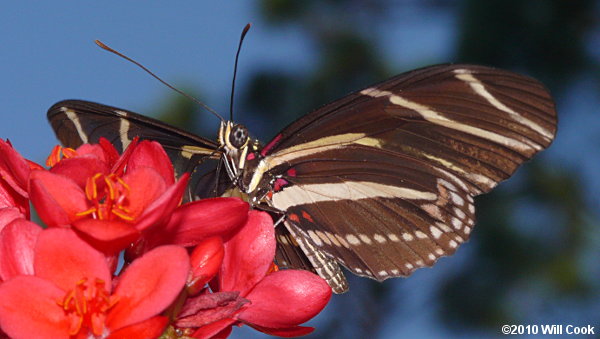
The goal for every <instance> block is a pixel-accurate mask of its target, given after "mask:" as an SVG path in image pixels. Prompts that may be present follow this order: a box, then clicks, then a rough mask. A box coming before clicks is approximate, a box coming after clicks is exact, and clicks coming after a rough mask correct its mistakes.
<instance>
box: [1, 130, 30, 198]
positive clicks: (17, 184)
mask: <svg viewBox="0 0 600 339" xmlns="http://www.w3.org/2000/svg"><path fill="white" fill-rule="evenodd" d="M30 173H31V169H30V167H29V163H28V162H27V160H25V158H23V157H22V156H21V155H20V154H19V153H18V152H17V151H15V149H14V148H12V146H11V145H10V144H9V143H7V142H6V141H4V140H2V139H0V177H2V179H3V180H5V181H6V182H8V183H9V184H10V186H11V187H12V188H13V189H14V190H15V191H17V192H18V193H19V194H20V195H22V196H24V197H27V180H28V179H29V174H30Z"/></svg>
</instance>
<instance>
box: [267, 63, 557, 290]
mask: <svg viewBox="0 0 600 339" xmlns="http://www.w3.org/2000/svg"><path fill="white" fill-rule="evenodd" d="M556 123H557V120H556V111H555V108H554V103H553V101H552V99H551V97H550V94H549V93H548V91H547V90H546V89H545V88H544V86H543V85H542V84H540V83H539V82H538V81H536V80H533V79H531V78H528V77H525V76H521V75H518V74H515V73H512V72H508V71H503V70H498V69H493V68H488V67H483V66H473V65H441V66H432V67H427V68H423V69H419V70H415V71H412V72H408V73H405V74H402V75H400V76H397V77H394V78H392V79H390V80H387V81H385V82H383V83H380V84H377V85H374V86H372V87H369V88H367V89H365V90H362V91H360V92H356V93H353V94H350V95H349V96H347V97H345V98H342V99H341V100H338V101H335V102H333V103H331V104H329V105H326V106H324V107H322V108H321V109H319V110H317V111H314V112H312V113H310V114H308V115H306V116H304V117H302V118H301V119H299V120H297V121H296V122H294V123H292V124H291V125H289V126H288V127H287V128H285V129H284V130H283V131H282V132H281V133H280V134H279V135H277V136H276V137H275V138H274V139H273V141H272V142H270V143H268V144H267V146H265V148H264V149H263V151H262V155H263V156H265V158H264V159H263V160H262V164H261V167H260V168H257V172H258V174H256V175H262V176H263V177H277V178H280V179H282V180H283V181H280V186H281V187H282V188H281V189H280V190H279V191H276V192H274V194H273V199H272V205H273V206H274V207H275V208H278V209H280V210H284V211H286V214H287V219H286V223H287V224H286V225H287V226H288V229H289V228H295V229H296V230H297V232H296V233H297V234H298V235H299V237H301V238H302V239H303V241H304V242H309V243H310V246H304V247H305V248H303V250H304V251H305V254H306V255H307V257H309V258H310V257H311V255H312V254H311V253H306V252H307V251H309V250H308V249H307V247H314V248H315V249H316V251H320V252H322V253H324V254H325V255H326V256H327V258H329V259H330V260H332V261H337V262H338V263H341V264H342V265H344V266H346V267H347V268H348V269H349V270H351V271H352V272H353V273H355V274H358V275H361V276H367V277H371V278H374V279H377V280H383V279H386V278H389V277H395V276H406V275H409V274H411V273H412V272H413V271H414V270H415V269H416V268H419V267H423V266H431V265H432V264H433V263H434V262H435V261H437V259H438V258H439V257H440V256H444V255H449V254H452V253H454V251H455V250H456V248H457V247H458V246H459V245H460V243H462V242H464V241H466V240H467V239H468V237H469V234H470V232H471V229H472V227H473V225H474V220H475V214H474V212H475V208H474V205H473V197H474V196H476V195H478V194H481V193H485V192H488V191H489V190H491V189H492V188H493V187H495V186H496V185H497V184H498V183H499V182H500V181H502V180H504V179H506V178H508V177H509V176H510V175H512V174H513V173H514V171H515V170H516V169H517V167H518V166H519V165H520V164H521V163H523V162H524V161H526V160H527V159H530V158H531V157H532V156H533V155H535V154H536V153H537V152H539V151H541V150H543V149H544V148H546V147H548V146H549V145H550V143H551V142H552V140H553V138H554V135H555V133H556ZM256 175H255V176H256ZM281 183H283V185H281ZM296 241H297V243H300V244H301V243H302V242H303V241H299V240H298V239H296ZM288 256H289V254H288ZM320 273H322V272H320Z"/></svg>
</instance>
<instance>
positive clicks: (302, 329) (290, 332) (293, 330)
mask: <svg viewBox="0 0 600 339" xmlns="http://www.w3.org/2000/svg"><path fill="white" fill-rule="evenodd" d="M252 328H254V329H255V330H258V331H261V332H263V333H266V334H268V335H273V336H278V337H284V338H292V337H301V336H303V335H307V334H310V333H313V332H314V330H315V328H314V327H307V326H294V327H288V328H266V327H260V326H255V325H252Z"/></svg>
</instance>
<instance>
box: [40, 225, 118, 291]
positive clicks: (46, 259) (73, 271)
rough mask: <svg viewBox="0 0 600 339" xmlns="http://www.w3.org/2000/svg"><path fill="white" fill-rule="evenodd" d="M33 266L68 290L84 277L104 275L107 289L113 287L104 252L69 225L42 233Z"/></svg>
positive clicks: (102, 277) (92, 277)
mask: <svg viewBox="0 0 600 339" xmlns="http://www.w3.org/2000/svg"><path fill="white" fill-rule="evenodd" d="M34 269H35V275H36V276H38V277H40V278H45V279H48V280H50V281H52V282H54V283H55V284H56V285H57V286H58V287H60V288H62V289H63V290H65V291H68V290H70V289H72V288H73V287H74V286H75V284H76V283H77V282H78V281H80V280H81V279H83V278H87V279H88V281H93V280H94V279H96V278H98V279H101V280H102V281H104V283H105V286H106V290H107V291H110V290H111V274H110V269H109V268H108V265H107V264H106V259H105V258H104V255H102V253H100V252H98V251H96V250H95V249H94V248H93V247H92V246H90V245H88V244H87V243H86V242H85V241H83V240H81V239H80V238H79V237H78V236H77V235H75V232H73V231H72V230H70V229H63V228H52V229H46V230H44V231H43V232H42V233H41V234H40V235H39V238H38V241H37V245H36V247H35V261H34Z"/></svg>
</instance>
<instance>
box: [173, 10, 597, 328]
mask: <svg viewBox="0 0 600 339" xmlns="http://www.w3.org/2000/svg"><path fill="white" fill-rule="evenodd" d="M408 5H410V6H420V7H424V8H426V9H427V10H431V11H451V12H452V13H454V15H456V16H457V17H458V19H457V21H456V23H457V25H458V28H457V31H458V35H457V46H456V49H455V50H456V55H455V57H454V59H453V60H448V62H471V63H478V64H485V65H491V66H497V67H501V68H507V69H511V70H515V71H519V72H523V73H527V74H529V75H531V76H534V77H536V78H538V79H540V80H541V81H542V82H544V83H545V84H546V85H547V86H548V87H549V88H550V90H551V92H552V93H553V94H554V95H555V97H556V98H558V99H560V98H561V96H562V95H563V92H564V91H565V90H566V88H568V86H569V84H570V81H571V79H573V78H575V77H577V76H578V75H580V74H582V73H585V72H594V71H595V70H597V69H598V66H599V65H598V64H597V63H596V62H597V60H594V59H593V57H592V56H590V55H589V51H588V50H586V46H585V39H586V38H587V37H589V35H591V34H594V33H595V34H598V32H597V31H596V32H593V31H592V29H594V25H597V22H596V21H595V20H597V18H594V16H593V15H594V13H597V10H598V9H597V8H595V7H596V6H598V4H597V3H596V2H595V1H591V0H581V1H572V0H532V1H520V0H510V1H509V0H488V1H478V0H465V1H443V0H437V1H434V0H428V1H392V0H389V1H386V0H368V1H367V0H363V1H359V0H327V1H314V0H305V1H293V0H262V1H259V2H258V6H259V9H260V11H261V14H262V16H263V18H264V20H265V23H261V24H264V25H270V27H271V28H272V29H274V30H276V29H278V28H280V27H284V26H293V27H295V28H296V29H299V30H301V31H303V32H304V33H305V34H306V36H307V37H308V38H309V39H310V42H311V43H312V46H313V47H314V51H311V52H314V53H316V60H317V61H316V63H315V64H314V67H313V68H312V69H311V70H310V71H308V72H292V71H289V70H287V69H275V68H268V69H260V70H257V71H256V72H255V73H254V74H252V75H251V80H250V81H249V82H248V86H247V87H246V88H242V89H240V91H239V93H241V95H239V96H238V98H237V99H238V102H239V107H238V111H240V112H243V115H244V120H251V121H252V120H255V121H256V120H258V121H260V125H261V127H262V128H264V129H265V130H266V131H270V132H269V135H265V137H267V136H269V137H270V136H273V135H274V134H275V133H276V132H277V131H278V130H279V129H281V128H282V127H284V126H285V125H286V124H287V123H289V122H291V121H292V120H293V119H295V118H298V117H299V116H301V115H302V114H305V113H306V112H309V111H310V110H312V109H315V108H317V107H319V106H320V105H323V104H325V103H327V102H328V101H330V100H333V99H335V98H338V97H340V96H342V95H344V94H346V93H348V92H351V91H355V90H358V89H361V88H363V87H365V86H367V85H369V84H371V83H373V82H376V81H381V80H383V79H385V78H386V77H389V76H391V75H394V74H396V73H400V72H401V71H406V70H397V69H396V70H393V71H392V66H391V65H387V64H386V63H385V62H384V61H383V58H382V56H381V47H382V46H380V45H379V40H378V39H377V36H380V35H385V34H386V32H385V30H384V28H385V27H386V26H385V25H393V24H397V25H402V22H401V21H395V18H394V14H393V13H395V11H399V10H402V7H403V6H408ZM265 53H268V51H265ZM413 63H414V62H413ZM421 66H426V65H421ZM245 76H246V77H248V76H247V75H245ZM599 80H600V79H599ZM174 104H175V107H179V108H178V109H177V110H178V111H180V112H183V115H184V116H186V114H188V115H187V116H188V118H185V119H184V125H188V126H189V124H190V122H189V120H186V119H189V117H190V116H191V115H189V113H190V112H191V111H192V110H194V109H195V108H193V107H192V106H190V104H189V103H188V104H186V103H185V100H183V101H181V102H180V101H179V100H177V101H176V102H175V103H174ZM169 107H171V108H172V107H173V106H172V105H171V104H169ZM558 110H559V117H560V118H559V119H568V115H569V112H565V111H563V110H561V107H558ZM169 111H170V112H172V110H171V109H170V110H169ZM185 112H188V113H185ZM248 117H250V118H248ZM251 127H252V126H251ZM213 134H214V132H211V133H208V134H205V135H206V136H212V135H213ZM558 138H560V127H559V134H558ZM267 140H268V139H263V141H267ZM583 185H584V184H583V183H582V182H579V179H578V177H577V175H576V174H574V173H573V172H572V171H571V170H570V169H568V168H564V167H562V166H559V165H558V164H556V163H553V162H552V160H551V159H548V158H546V157H540V158H538V159H536V160H535V161H533V162H531V163H528V164H526V165H525V166H524V167H523V168H522V169H521V170H520V171H519V172H518V173H517V175H516V177H515V178H513V179H512V180H511V181H510V182H509V183H508V184H503V185H501V186H500V187H499V188H498V189H496V190H495V191H494V192H493V193H491V194H487V195H484V196H482V197H479V198H477V216H478V223H477V224H478V226H477V227H476V229H475V231H474V232H473V236H472V238H471V240H470V242H469V244H468V246H469V247H470V249H469V250H468V251H469V253H468V257H467V258H466V259H465V260H463V261H462V263H461V264H459V265H454V266H453V267H454V268H455V269H453V270H452V271H449V272H448V271H446V272H443V273H441V274H429V276H427V277H425V278H423V279H422V280H423V281H425V280H427V279H429V281H428V282H427V284H431V285H432V286H433V288H432V289H431V290H432V292H431V293H432V295H429V296H427V297H426V300H427V302H426V303H421V304H419V303H418V302H414V301H413V302H410V300H412V299H411V297H412V296H413V294H418V291H416V292H415V291H413V290H408V289H407V288H406V286H407V284H408V281H406V283H405V281H403V280H401V279H392V280H388V281H386V282H385V283H383V284H379V283H375V282H372V281H370V280H368V279H357V278H352V279H351V291H350V292H349V293H347V294H345V295H342V296H335V297H334V298H333V299H334V300H333V301H332V303H331V304H330V305H329V306H328V308H327V311H326V315H325V316H324V317H323V318H322V319H324V320H322V321H321V322H319V323H318V324H317V325H318V328H317V331H316V333H315V334H313V336H312V337H314V338H364V337H376V336H379V337H383V336H384V334H383V333H382V332H381V327H382V326H383V325H384V324H387V326H388V327H389V324H390V323H391V324H394V325H395V326H396V327H397V333H396V335H397V336H399V337H403V336H404V332H403V327H406V326H408V325H410V323H411V318H412V317H413V316H415V315H416V314H417V313H422V312H430V313H433V315H432V317H431V318H432V319H433V320H432V321H433V322H434V323H431V324H428V325H429V326H433V327H436V328H438V330H437V331H434V332H430V333H437V334H438V335H447V336H459V335H461V334H471V335H476V336H479V335H484V336H496V335H499V334H500V332H499V329H500V326H501V325H503V324H534V323H537V324H560V323H563V324H569V323H571V324H578V325H584V324H592V325H594V324H596V325H600V315H599V313H598V312H600V303H599V301H598V296H599V295H600V283H599V280H598V276H594V274H593V273H594V272H595V273H596V274H597V273H598V271H599V270H598V262H599V256H600V254H599V253H598V248H599V247H600V246H598V244H597V243H594V241H597V239H598V236H597V235H595V233H598V225H600V223H599V221H598V214H597V213H598V209H597V208H595V209H594V208H591V207H590V206H588V204H589V203H588V202H587V201H586V200H585V199H584V189H585V187H584V186H583ZM590 235H593V236H590ZM465 246H467V245H463V247H465ZM463 251H465V250H463ZM459 252H461V251H460V250H459ZM455 257H456V256H455ZM455 257H451V258H448V259H444V260H453V259H454V260H457V259H455ZM436 267H438V266H435V267H434V268H433V269H432V271H435V270H436ZM421 278H422V277H421ZM408 279H409V280H410V279H411V278H408ZM417 287H418V286H417ZM412 288H415V286H414V285H413V286H412ZM415 306H416V307H418V309H410V307H415ZM597 330H598V331H600V329H599V328H598V327H597ZM386 334H387V335H388V336H389V335H390V334H389V333H388V332H386ZM406 335H407V336H410V333H406Z"/></svg>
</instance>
